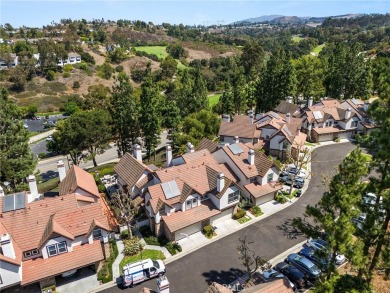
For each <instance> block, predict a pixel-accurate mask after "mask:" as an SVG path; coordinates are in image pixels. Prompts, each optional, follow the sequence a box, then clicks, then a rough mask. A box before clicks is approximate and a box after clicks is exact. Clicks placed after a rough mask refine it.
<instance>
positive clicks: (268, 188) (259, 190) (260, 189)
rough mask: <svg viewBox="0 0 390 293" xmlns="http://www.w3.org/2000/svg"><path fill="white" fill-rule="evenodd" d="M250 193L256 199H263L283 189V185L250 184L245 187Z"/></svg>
mask: <svg viewBox="0 0 390 293" xmlns="http://www.w3.org/2000/svg"><path fill="white" fill-rule="evenodd" d="M244 188H245V189H246V190H248V192H249V193H250V194H251V195H253V196H254V197H255V198H259V197H262V196H264V195H267V194H270V193H272V192H275V191H278V190H280V189H282V188H283V185H281V184H277V183H276V182H273V183H269V184H264V185H260V184H258V183H250V184H247V185H245V186H244Z"/></svg>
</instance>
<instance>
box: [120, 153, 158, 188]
mask: <svg viewBox="0 0 390 293" xmlns="http://www.w3.org/2000/svg"><path fill="white" fill-rule="evenodd" d="M114 170H115V172H116V173H117V174H118V175H119V177H121V178H122V179H123V180H124V181H125V182H126V184H127V185H128V186H129V187H132V186H134V185H135V184H136V183H137V181H138V180H139V179H140V178H141V176H142V174H143V173H144V172H145V171H148V172H152V171H151V170H150V168H149V167H148V166H146V165H145V164H143V163H142V162H140V161H138V160H137V159H136V158H134V157H133V156H132V155H130V154H129V153H126V154H124V155H123V157H122V158H121V159H120V161H119V162H118V164H116V165H115V167H114Z"/></svg>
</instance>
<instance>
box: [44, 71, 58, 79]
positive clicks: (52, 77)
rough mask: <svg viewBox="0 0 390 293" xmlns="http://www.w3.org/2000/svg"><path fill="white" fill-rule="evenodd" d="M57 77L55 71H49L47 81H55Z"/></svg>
mask: <svg viewBox="0 0 390 293" xmlns="http://www.w3.org/2000/svg"><path fill="white" fill-rule="evenodd" d="M55 77H56V73H55V72H54V71H53V70H49V71H48V72H47V73H46V79H47V80H50V81H51V80H54V78H55Z"/></svg>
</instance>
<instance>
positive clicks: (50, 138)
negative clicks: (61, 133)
mask: <svg viewBox="0 0 390 293" xmlns="http://www.w3.org/2000/svg"><path fill="white" fill-rule="evenodd" d="M52 140H54V139H53V136H51V135H49V136H48V137H46V141H52Z"/></svg>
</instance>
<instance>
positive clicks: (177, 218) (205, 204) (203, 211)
mask: <svg viewBox="0 0 390 293" xmlns="http://www.w3.org/2000/svg"><path fill="white" fill-rule="evenodd" d="M219 213H221V211H220V210H218V209H217V208H216V207H215V206H214V204H213V203H212V202H211V200H205V201H202V202H201V204H200V205H199V206H197V207H195V208H192V209H190V210H187V211H184V212H183V211H178V212H175V213H173V214H171V215H169V216H163V217H162V219H163V220H164V223H165V224H166V225H167V227H168V229H169V231H171V232H175V231H178V230H180V229H182V228H185V227H188V226H190V225H192V224H195V223H198V222H200V221H203V220H205V219H208V218H210V217H212V216H215V215H218V214H219Z"/></svg>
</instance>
